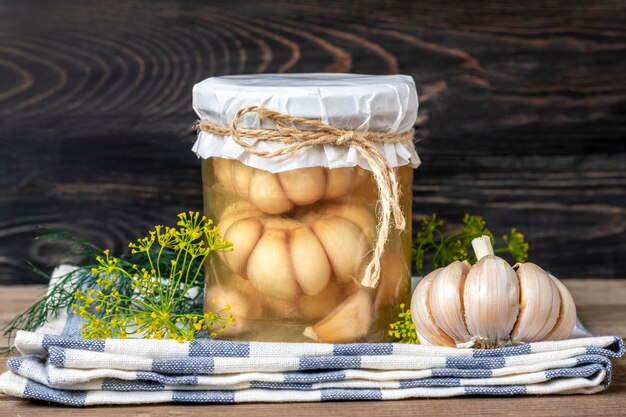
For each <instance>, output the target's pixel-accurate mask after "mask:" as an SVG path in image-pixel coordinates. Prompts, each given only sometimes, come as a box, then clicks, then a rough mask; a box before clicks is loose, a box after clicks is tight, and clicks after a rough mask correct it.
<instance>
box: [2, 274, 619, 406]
mask: <svg viewBox="0 0 626 417" xmlns="http://www.w3.org/2000/svg"><path fill="white" fill-rule="evenodd" d="M66 272H67V270H65V271H64V270H63V269H61V270H60V271H57V274H56V275H59V274H64V273H66ZM79 335H80V319H79V318H77V317H75V316H69V317H68V316H67V315H62V316H60V317H58V318H56V319H54V320H51V321H50V322H48V323H47V324H46V325H45V326H43V327H42V328H41V329H40V330H39V331H38V332H35V333H32V332H24V331H21V332H18V334H17V336H16V340H15V346H16V348H17V349H18V350H19V351H20V352H21V353H22V356H21V357H15V358H11V359H9V361H8V363H7V366H8V371H7V372H6V373H4V374H3V375H1V376H0V390H1V391H3V392H4V393H6V394H9V395H14V396H18V397H26V398H35V399H40V400H46V401H52V402H57V403H62V404H69V405H78V406H84V405H96V404H136V403H158V402H176V401H178V402H203V403H243V402H296V401H327V400H391V399H404V398H419V397H452V396H463V395H476V394H481V395H485V394H486V395H516V394H553V393H567V394H570V393H572V394H573V393H595V392H598V391H601V390H603V389H605V388H606V387H608V385H609V382H610V379H611V362H610V358H618V357H621V356H622V355H623V353H624V343H623V341H622V339H621V338H619V337H579V338H574V339H570V340H566V341H561V342H540V343H532V344H527V345H520V346H514V347H507V348H500V349H492V350H474V349H454V348H445V347H433V346H420V345H404V344H394V343H357V344H345V345H340V344H337V345H333V344H321V343H262V342H234V341H218V340H209V339H197V340H196V341H194V342H191V343H187V342H184V343H178V342H176V341H172V340H143V339H135V340H128V339H126V340H116V339H106V340H87V339H83V338H81V337H80V336H79ZM577 335H578V336H585V334H584V330H583V329H582V328H579V329H578V330H577Z"/></svg>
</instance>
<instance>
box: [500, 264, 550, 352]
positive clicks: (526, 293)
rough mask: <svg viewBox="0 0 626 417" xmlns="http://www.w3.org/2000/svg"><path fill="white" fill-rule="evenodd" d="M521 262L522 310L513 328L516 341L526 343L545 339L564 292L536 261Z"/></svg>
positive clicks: (518, 271) (518, 270) (512, 333)
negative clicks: (560, 291) (561, 291)
mask: <svg viewBox="0 0 626 417" xmlns="http://www.w3.org/2000/svg"><path fill="white" fill-rule="evenodd" d="M516 266H517V271H516V272H517V278H518V280H519V290H520V299H519V302H520V312H519V316H518V317H517V322H516V323H515V327H513V331H512V332H511V339H512V340H513V341H520V342H525V343H530V342H538V341H540V340H543V339H544V338H545V337H546V336H547V335H548V333H550V331H551V330H552V329H553V328H554V325H555V324H556V321H557V318H558V316H559V307H560V305H561V296H560V295H559V289H558V287H557V286H556V284H555V283H554V282H553V280H552V279H551V278H550V276H549V275H548V273H547V272H546V271H544V270H543V269H541V268H540V267H539V266H537V265H535V264H533V263H530V262H528V263H523V264H518V265H516Z"/></svg>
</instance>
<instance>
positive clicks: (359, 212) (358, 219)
mask: <svg viewBox="0 0 626 417" xmlns="http://www.w3.org/2000/svg"><path fill="white" fill-rule="evenodd" d="M316 213H320V214H330V215H333V216H337V217H341V218H343V219H346V220H349V221H351V222H352V223H354V224H356V225H357V226H358V227H359V229H361V231H362V232H363V233H364V234H365V237H366V238H367V241H368V243H369V245H370V246H373V245H374V239H375V237H376V223H377V222H376V217H375V216H374V213H372V211H371V210H370V209H369V208H368V207H367V206H364V205H362V204H352V203H348V202H341V203H328V204H324V205H322V206H321V207H319V208H318V209H317V210H316Z"/></svg>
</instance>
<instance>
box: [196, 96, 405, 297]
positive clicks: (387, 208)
mask: <svg viewBox="0 0 626 417" xmlns="http://www.w3.org/2000/svg"><path fill="white" fill-rule="evenodd" d="M247 113H256V114H257V115H258V117H259V118H260V120H261V121H263V120H266V121H268V122H270V123H271V124H272V125H273V126H274V129H262V128H242V127H239V121H240V120H241V118H242V117H243V116H244V115H245V114H247ZM197 127H198V129H199V130H201V131H203V132H207V133H212V134H215V135H219V136H231V137H232V139H233V141H235V143H236V144H238V145H239V146H241V147H242V148H243V149H244V150H245V151H247V152H250V153H252V154H254V155H257V156H260V157H263V158H272V157H275V156H282V155H289V154H292V153H294V152H297V151H299V150H300V149H304V148H310V147H312V146H316V145H325V144H329V145H334V146H348V147H352V148H354V149H356V151H357V152H358V153H359V155H360V156H361V157H362V158H363V159H364V160H365V161H367V163H368V164H369V166H370V169H371V171H372V174H373V175H374V179H375V181H376V185H377V187H378V194H379V196H380V210H379V211H380V214H379V217H380V222H379V224H378V230H377V238H376V244H375V245H374V249H373V253H372V259H371V260H370V262H369V264H368V265H367V267H366V268H365V272H364V275H363V280H362V281H361V284H362V285H363V286H365V287H370V288H376V286H377V285H378V280H379V278H380V269H381V260H382V256H383V254H384V251H385V244H386V243H387V239H388V237H389V228H390V226H391V220H392V217H393V221H394V226H395V228H396V229H398V230H403V229H404V228H405V226H406V220H405V218H404V215H403V214H402V210H401V208H400V189H399V188H400V187H399V184H398V179H397V178H396V174H395V172H394V170H393V167H392V166H391V164H390V163H389V161H388V160H387V158H385V156H384V155H383V154H382V153H381V152H380V151H379V150H378V148H377V147H376V146H375V145H374V143H398V142H405V141H408V140H413V135H414V133H415V132H414V130H413V129H412V130H409V131H408V132H406V133H401V134H393V133H383V132H372V131H363V132H361V131H356V130H345V129H339V128H336V127H333V126H330V125H327V124H326V123H324V122H322V121H319V120H314V119H304V118H300V117H295V116H291V115H288V114H283V113H278V112H275V111H273V110H269V109H266V108H264V107H259V106H250V107H246V108H244V109H241V110H239V111H238V112H237V114H236V115H235V117H234V118H233V120H232V122H231V123H230V126H225V125H218V124H214V123H211V122H209V121H206V120H199V121H198V122H197ZM242 137H245V138H250V139H254V140H257V141H259V140H260V141H266V140H267V141H276V142H281V143H283V144H285V145H286V146H284V147H282V148H279V149H276V150H273V151H263V150H260V149H257V148H256V146H255V145H254V144H250V143H248V142H246V141H244V140H242V139H241V138H242Z"/></svg>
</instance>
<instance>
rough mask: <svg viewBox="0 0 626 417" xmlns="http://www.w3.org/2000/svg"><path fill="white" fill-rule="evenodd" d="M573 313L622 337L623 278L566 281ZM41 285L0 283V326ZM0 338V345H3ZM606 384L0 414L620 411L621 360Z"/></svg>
mask: <svg viewBox="0 0 626 417" xmlns="http://www.w3.org/2000/svg"><path fill="white" fill-rule="evenodd" d="M565 283H566V285H567V286H568V288H569V289H570V290H571V292H572V295H573V296H574V299H575V301H576V304H577V307H578V312H579V317H580V319H581V320H582V321H583V323H585V325H586V326H587V327H588V328H589V329H590V330H591V331H592V332H594V333H596V334H602V335H617V336H621V337H626V320H625V318H626V280H597V279H596V280H566V281H565ZM41 291H43V288H42V287H34V286H13V287H0V325H2V324H3V323H5V322H6V321H7V320H9V319H10V318H11V317H13V316H14V315H15V314H16V313H18V312H21V311H23V310H24V309H26V308H27V307H28V306H29V305H30V304H31V303H32V302H33V301H34V300H35V299H36V297H37V296H38V295H39V294H40V293H41ZM5 344H6V341H5V340H0V345H5ZM5 360H6V359H5V358H2V359H1V361H2V368H3V367H4V362H5ZM614 365H615V367H614V373H613V383H612V385H611V387H610V388H609V389H608V390H607V391H604V392H602V393H600V394H595V395H569V396H559V395H551V396H526V397H512V398H492V397H476V398H452V399H421V400H405V401H380V402H329V403H298V404H241V405H188V404H187V405H179V404H177V405H149V406H116V407H92V408H87V409H79V408H70V407H64V406H57V405H50V404H48V403H45V402H35V401H29V400H22V399H18V398H13V397H8V396H5V395H2V394H0V416H9V415H21V416H33V417H35V416H48V415H51V414H57V415H67V416H75V415H84V416H87V415H89V416H91V417H98V416H106V415H110V414H111V413H115V414H118V415H140V416H163V415H172V416H176V415H181V416H182V415H189V414H192V413H194V414H196V415H202V416H221V417H226V416H254V417H259V416H279V415H306V416H327V415H336V416H351V417H353V416H359V417H365V416H387V415H403V416H454V415H459V416H468V415H490V416H492V415H506V416H516V415H519V416H526V417H529V416H568V417H571V416H595V415H597V416H613V415H626V360H624V359H621V360H617V361H615V362H614Z"/></svg>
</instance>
